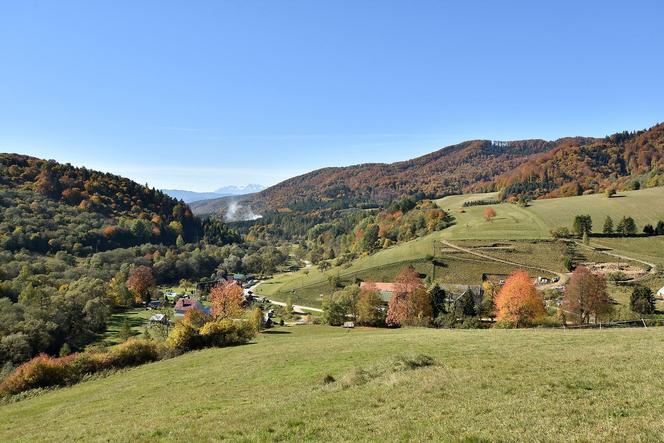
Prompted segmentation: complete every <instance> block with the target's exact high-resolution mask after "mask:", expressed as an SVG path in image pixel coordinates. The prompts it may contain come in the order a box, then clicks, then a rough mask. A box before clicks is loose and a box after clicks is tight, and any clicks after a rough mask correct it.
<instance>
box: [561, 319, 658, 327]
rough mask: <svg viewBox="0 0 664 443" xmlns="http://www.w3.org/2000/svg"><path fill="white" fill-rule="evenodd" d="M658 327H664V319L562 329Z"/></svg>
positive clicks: (590, 324) (591, 324)
mask: <svg viewBox="0 0 664 443" xmlns="http://www.w3.org/2000/svg"><path fill="white" fill-rule="evenodd" d="M656 326H664V318H641V319H638V320H624V321H613V322H607V323H587V324H583V325H563V326H562V329H602V328H650V327H656Z"/></svg>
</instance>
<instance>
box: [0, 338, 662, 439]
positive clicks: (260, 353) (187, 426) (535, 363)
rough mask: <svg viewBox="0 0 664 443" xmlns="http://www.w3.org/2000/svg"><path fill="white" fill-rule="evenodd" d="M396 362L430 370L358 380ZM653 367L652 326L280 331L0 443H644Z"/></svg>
mask: <svg viewBox="0 0 664 443" xmlns="http://www.w3.org/2000/svg"><path fill="white" fill-rule="evenodd" d="M406 350H407V351H406ZM404 352H409V353H420V354H426V355H429V356H431V357H433V358H434V359H435V360H436V362H437V364H436V365H434V366H430V367H424V368H419V369H413V370H406V371H401V372H398V371H397V372H385V373H380V372H377V371H375V370H373V369H371V368H373V367H386V366H387V367H389V365H390V363H389V361H390V359H392V358H394V357H395V356H398V355H402V354H403V353H404ZM662 355H664V328H648V329H626V330H625V329H623V330H602V331H597V330H594V331H593V330H585V331H562V330H473V331H462V330H434V329H417V328H414V329H401V330H385V329H355V330H342V329H340V328H331V327H322V326H303V327H293V328H282V329H280V330H275V331H274V333H272V334H263V335H262V336H260V337H259V338H258V339H256V340H255V343H253V344H249V345H246V346H239V347H232V348H225V349H210V350H204V351H198V352H193V353H190V354H186V355H184V356H181V357H177V358H174V359H171V360H166V361H163V362H158V363H153V364H149V365H145V366H142V367H139V368H135V369H131V370H127V371H123V372H120V373H116V374H114V375H110V376H108V377H105V378H101V379H97V380H91V381H88V382H84V383H81V384H79V385H76V386H73V387H69V388H65V389H59V390H56V391H53V392H50V393H46V394H43V395H41V396H37V397H35V398H31V399H26V400H22V401H20V402H17V403H12V404H5V405H1V406H0V441H6V442H9V441H26V442H28V441H30V442H34V441H78V440H85V441H211V440H215V441H216V440H231V441H295V440H297V441H302V440H326V441H351V440H352V441H362V440H365V441H366V440H372V441H381V440H382V441H405V440H410V441H423V440H435V441H451V440H453V441H460V440H463V441H560V440H561V439H564V440H565V441H600V440H602V441H655V440H660V439H661V436H662V435H664V434H663V433H664V421H663V420H662V419H661V411H662V408H663V407H664V399H663V398H662V396H661V392H662V390H664V365H662V364H661V357H662ZM356 368H363V369H365V370H367V371H366V372H365V373H366V374H368V375H370V376H372V377H370V378H372V380H370V381H367V382H366V383H363V382H362V380H360V379H358V377H357V376H353V374H358V372H357V370H356ZM328 374H329V375H331V376H332V377H334V378H335V379H337V380H345V381H346V383H345V385H344V386H342V383H341V382H335V383H332V384H329V385H325V384H324V383H323V379H324V377H325V376H326V375H328ZM174 392H175V393H176V395H173V393H174ZM37 423H38V426H36V425H35V424H37Z"/></svg>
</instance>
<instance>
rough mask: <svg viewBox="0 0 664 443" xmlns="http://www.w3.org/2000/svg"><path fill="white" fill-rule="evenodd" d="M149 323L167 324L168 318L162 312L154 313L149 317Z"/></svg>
mask: <svg viewBox="0 0 664 443" xmlns="http://www.w3.org/2000/svg"><path fill="white" fill-rule="evenodd" d="M149 321H150V324H158V323H160V324H165V325H167V324H168V318H166V316H165V315H164V314H155V315H153V316H152V317H150V320H149Z"/></svg>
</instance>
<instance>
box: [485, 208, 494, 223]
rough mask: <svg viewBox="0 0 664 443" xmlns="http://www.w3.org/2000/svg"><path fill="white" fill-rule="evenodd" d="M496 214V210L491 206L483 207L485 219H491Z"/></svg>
mask: <svg viewBox="0 0 664 443" xmlns="http://www.w3.org/2000/svg"><path fill="white" fill-rule="evenodd" d="M495 216H496V210H495V209H493V208H485V209H484V219H485V220H486V221H491V219H492V218H494V217H495Z"/></svg>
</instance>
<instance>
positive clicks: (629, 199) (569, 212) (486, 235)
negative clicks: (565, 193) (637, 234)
mask: <svg viewBox="0 0 664 443" xmlns="http://www.w3.org/2000/svg"><path fill="white" fill-rule="evenodd" d="M496 196H497V193H492V194H469V195H455V196H451V197H445V198H443V199H440V200H438V201H437V202H438V204H439V205H440V206H441V207H442V208H443V209H447V210H449V211H450V213H451V214H452V215H454V217H455V218H456V221H457V222H456V225H454V226H452V227H451V228H449V229H446V230H445V231H444V234H443V235H444V237H446V238H449V239H457V240H458V239H492V240H496V239H505V240H508V239H512V240H514V239H534V238H549V237H550V235H549V231H550V230H551V229H552V228H555V227H558V226H567V227H571V225H572V222H573V219H574V216H575V215H578V214H589V215H590V216H591V217H592V219H593V224H594V226H593V228H594V230H595V231H597V232H601V230H602V225H603V224H604V219H605V218H606V216H607V215H610V216H611V217H612V218H613V220H614V225H615V224H617V222H618V220H619V219H620V218H622V217H623V216H631V217H633V218H634V220H635V221H636V224H637V226H638V227H639V230H640V229H641V228H643V225H645V224H647V223H650V224H652V225H653V226H654V225H655V224H656V223H657V221H658V220H661V219H664V187H660V188H650V189H643V190H640V191H627V192H621V193H620V194H619V195H618V196H617V197H614V198H610V199H609V198H606V196H605V195H604V194H596V195H584V196H579V197H568V198H554V199H547V200H535V201H533V202H531V203H530V205H529V206H528V207H527V208H521V207H519V206H517V205H513V204H510V203H501V204H498V205H492V206H491V207H492V208H494V209H495V210H496V213H497V216H496V218H495V219H494V220H493V221H491V222H486V221H485V220H484V219H483V217H482V214H483V212H484V209H485V208H486V206H472V207H468V208H463V210H464V211H465V213H462V212H460V211H461V205H462V204H463V202H464V201H470V200H480V199H490V198H495V197H496Z"/></svg>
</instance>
